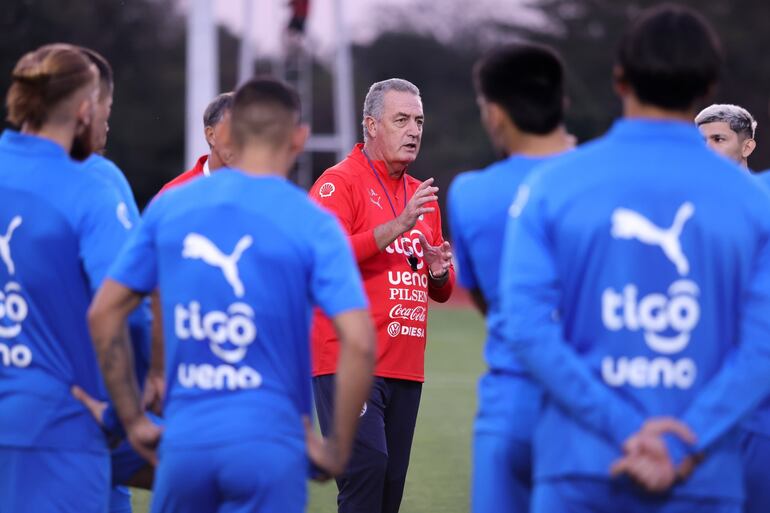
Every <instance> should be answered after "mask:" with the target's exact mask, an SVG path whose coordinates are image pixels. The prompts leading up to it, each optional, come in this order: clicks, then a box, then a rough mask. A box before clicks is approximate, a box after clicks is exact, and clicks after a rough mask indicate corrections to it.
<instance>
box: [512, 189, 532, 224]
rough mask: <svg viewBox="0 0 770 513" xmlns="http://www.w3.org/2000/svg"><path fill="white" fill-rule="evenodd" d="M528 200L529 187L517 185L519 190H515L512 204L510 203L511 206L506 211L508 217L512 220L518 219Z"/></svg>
mask: <svg viewBox="0 0 770 513" xmlns="http://www.w3.org/2000/svg"><path fill="white" fill-rule="evenodd" d="M528 200H529V186H528V185H519V188H518V189H517V190H516V197H515V198H513V203H511V206H510V208H509V209H508V215H510V216H511V217H514V218H516V217H519V216H520V215H521V211H522V210H524V207H525V206H526V205H527V201H528Z"/></svg>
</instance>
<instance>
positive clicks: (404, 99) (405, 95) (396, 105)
mask: <svg viewBox="0 0 770 513" xmlns="http://www.w3.org/2000/svg"><path fill="white" fill-rule="evenodd" d="M382 113H383V115H384V116H386V117H392V116H395V115H397V114H406V115H408V116H412V117H419V116H422V115H423V113H422V100H421V99H420V97H419V96H417V95H416V94H414V93H409V92H405V91H388V92H387V93H385V95H384V96H383V109H382Z"/></svg>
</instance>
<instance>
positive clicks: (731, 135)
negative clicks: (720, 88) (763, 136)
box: [695, 103, 757, 170]
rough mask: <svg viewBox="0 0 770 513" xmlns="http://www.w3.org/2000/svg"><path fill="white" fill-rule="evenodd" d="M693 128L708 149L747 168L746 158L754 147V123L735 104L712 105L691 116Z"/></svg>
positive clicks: (755, 143) (755, 125) (755, 145)
mask: <svg viewBox="0 0 770 513" xmlns="http://www.w3.org/2000/svg"><path fill="white" fill-rule="evenodd" d="M695 125H696V126H697V127H698V130H700V133H701V134H702V135H703V137H704V139H706V144H707V145H708V147H709V148H711V149H712V150H714V151H716V152H717V153H719V154H720V155H722V156H724V157H727V158H728V159H730V160H732V161H733V162H735V163H736V164H738V165H739V166H741V167H742V168H744V169H746V170H748V169H749V156H751V154H752V153H753V152H754V150H755V149H756V147H757V142H756V141H755V140H754V135H755V134H756V131H757V122H756V121H755V120H754V117H753V116H752V115H751V114H750V113H749V111H747V110H746V109H744V108H743V107H739V106H738V105H729V104H718V103H717V104H714V105H710V106H708V107H706V108H705V109H703V110H702V111H700V113H698V115H697V116H695Z"/></svg>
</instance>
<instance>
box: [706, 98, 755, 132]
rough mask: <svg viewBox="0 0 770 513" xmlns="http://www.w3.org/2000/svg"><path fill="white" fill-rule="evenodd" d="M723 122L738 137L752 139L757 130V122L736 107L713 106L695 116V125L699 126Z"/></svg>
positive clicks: (747, 112)
mask: <svg viewBox="0 0 770 513" xmlns="http://www.w3.org/2000/svg"><path fill="white" fill-rule="evenodd" d="M720 121H721V122H724V123H727V124H728V125H730V130H732V131H733V132H735V133H736V134H738V135H744V136H746V137H750V138H751V139H753V138H754V134H755V133H756V130H757V122H756V121H755V120H754V117H753V116H752V115H751V114H750V113H749V111H747V110H746V109H744V108H743V107H739V106H738V105H730V104H718V103H717V104H714V105H711V106H709V107H706V108H705V109H703V110H702V111H700V113H699V114H698V115H697V116H695V125H696V126H701V125H705V124H706V123H718V122H720Z"/></svg>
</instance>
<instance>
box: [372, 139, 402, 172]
mask: <svg viewBox="0 0 770 513" xmlns="http://www.w3.org/2000/svg"><path fill="white" fill-rule="evenodd" d="M364 152H366V155H367V156H368V157H369V158H370V159H371V160H372V161H375V160H379V161H381V162H382V163H383V164H385V170H386V171H387V173H388V176H389V177H390V178H392V179H394V180H396V179H398V178H401V177H402V176H403V175H404V172H405V171H406V168H407V165H406V164H405V163H403V162H388V161H387V160H386V159H385V155H384V154H383V152H382V150H381V149H380V148H379V147H378V146H377V145H375V144H372V143H371V141H367V142H365V143H364Z"/></svg>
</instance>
